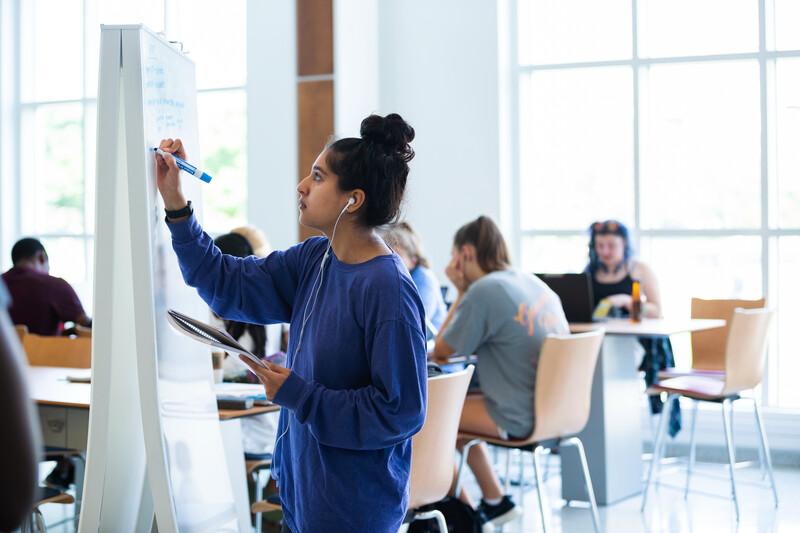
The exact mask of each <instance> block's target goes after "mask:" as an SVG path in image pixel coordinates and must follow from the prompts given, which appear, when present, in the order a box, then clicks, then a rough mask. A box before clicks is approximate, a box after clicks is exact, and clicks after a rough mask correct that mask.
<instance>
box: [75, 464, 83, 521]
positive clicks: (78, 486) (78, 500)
mask: <svg viewBox="0 0 800 533" xmlns="http://www.w3.org/2000/svg"><path fill="white" fill-rule="evenodd" d="M85 477H86V455H84V454H80V455H78V456H76V457H75V517H76V520H75V526H76V529H77V526H78V524H79V522H78V520H79V519H80V516H81V505H83V483H84V481H85Z"/></svg>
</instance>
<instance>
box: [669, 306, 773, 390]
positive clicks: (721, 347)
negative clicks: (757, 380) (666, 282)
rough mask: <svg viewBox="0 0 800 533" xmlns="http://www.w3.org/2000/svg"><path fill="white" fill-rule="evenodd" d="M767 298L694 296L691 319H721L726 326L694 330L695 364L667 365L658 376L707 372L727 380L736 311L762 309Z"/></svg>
mask: <svg viewBox="0 0 800 533" xmlns="http://www.w3.org/2000/svg"><path fill="white" fill-rule="evenodd" d="M765 303H766V301H765V300H764V298H761V299H759V300H703V299H701V298H692V318H719V319H722V320H725V326H724V327H721V328H714V329H708V330H705V331H695V332H692V367H691V368H690V369H687V370H680V369H677V368H668V369H666V370H662V371H661V372H659V373H658V379H659V380H663V379H670V378H677V377H680V376H687V375H705V376H710V377H716V378H718V379H725V349H726V342H727V339H728V328H729V327H730V323H731V319H732V318H733V311H734V310H735V309H737V308H741V309H760V308H763V307H764V305H765Z"/></svg>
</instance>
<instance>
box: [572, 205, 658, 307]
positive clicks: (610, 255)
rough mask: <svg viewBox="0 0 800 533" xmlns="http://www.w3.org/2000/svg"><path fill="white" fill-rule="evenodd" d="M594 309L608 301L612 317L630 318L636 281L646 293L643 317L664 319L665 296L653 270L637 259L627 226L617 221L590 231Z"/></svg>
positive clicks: (592, 226) (644, 294)
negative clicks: (659, 288) (662, 312)
mask: <svg viewBox="0 0 800 533" xmlns="http://www.w3.org/2000/svg"><path fill="white" fill-rule="evenodd" d="M586 272H587V273H588V274H590V275H591V277H592V293H593V294H594V306H595V308H597V306H598V305H599V304H600V303H601V302H603V301H604V300H605V303H607V304H609V306H610V307H611V308H612V314H614V313H615V312H616V314H626V315H627V314H630V312H631V306H632V303H633V299H632V298H631V292H632V290H633V281H634V280H638V281H639V284H640V286H641V290H642V295H643V298H642V316H643V317H648V318H658V317H660V316H661V294H660V293H659V290H658V281H657V280H656V276H655V274H654V273H653V271H652V269H651V268H650V267H649V266H647V265H646V264H645V263H643V262H642V261H639V260H638V259H636V258H634V254H633V246H632V245H631V237H630V232H629V231H628V228H627V227H626V226H625V224H622V223H621V222H617V221H616V220H606V221H605V222H595V223H594V224H592V225H591V227H590V228H589V264H588V265H586Z"/></svg>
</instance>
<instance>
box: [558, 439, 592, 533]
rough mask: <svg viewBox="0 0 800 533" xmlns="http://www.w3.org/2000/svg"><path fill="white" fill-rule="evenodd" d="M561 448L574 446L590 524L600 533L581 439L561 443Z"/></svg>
mask: <svg viewBox="0 0 800 533" xmlns="http://www.w3.org/2000/svg"><path fill="white" fill-rule="evenodd" d="M561 446H574V447H575V448H577V450H578V456H579V457H580V460H581V469H582V470H583V481H584V483H585V484H586V494H587V495H588V497H589V504H590V506H591V511H592V524H593V525H594V531H595V533H600V531H601V528H600V514H599V513H598V511H597V500H596V499H595V496H594V485H592V476H591V475H590V474H589V463H588V462H587V461H586V451H585V450H584V448H583V442H581V439H579V438H578V437H571V438H569V439H566V440H564V441H562V442H561Z"/></svg>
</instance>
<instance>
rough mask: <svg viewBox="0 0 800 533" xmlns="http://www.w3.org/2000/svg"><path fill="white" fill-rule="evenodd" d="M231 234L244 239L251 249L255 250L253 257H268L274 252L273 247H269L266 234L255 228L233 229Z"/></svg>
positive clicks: (242, 227)
mask: <svg viewBox="0 0 800 533" xmlns="http://www.w3.org/2000/svg"><path fill="white" fill-rule="evenodd" d="M231 233H236V234H237V235H241V236H242V237H244V238H245V239H246V240H247V242H248V243H249V244H250V248H252V249H253V255H257V256H258V257H266V256H268V255H269V254H270V253H271V252H272V247H271V246H270V245H269V241H268V240H267V238H266V236H264V232H262V231H261V230H260V229H258V228H256V227H254V226H240V227H238V228H233V229H232V230H231Z"/></svg>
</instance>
